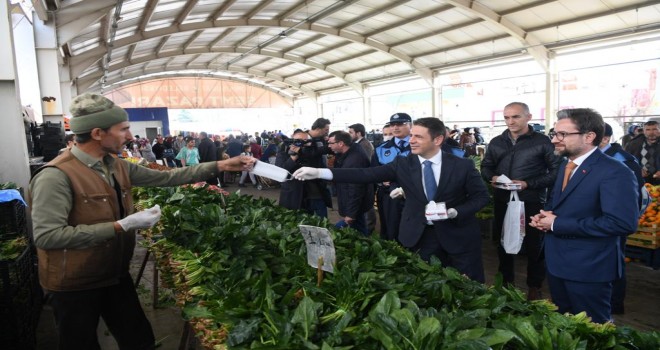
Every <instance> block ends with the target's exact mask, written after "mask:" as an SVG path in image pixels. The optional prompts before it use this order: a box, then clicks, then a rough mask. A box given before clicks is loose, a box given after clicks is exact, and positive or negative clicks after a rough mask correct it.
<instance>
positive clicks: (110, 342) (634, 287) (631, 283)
mask: <svg viewBox="0 0 660 350" xmlns="http://www.w3.org/2000/svg"><path fill="white" fill-rule="evenodd" d="M226 189H227V190H228V191H236V190H238V189H239V188H238V187H237V186H236V184H232V185H230V186H229V187H228V188H226ZM240 190H241V193H242V194H248V195H253V196H259V197H266V198H270V199H274V200H277V198H278V196H279V190H278V188H267V189H263V190H257V189H255V188H253V187H246V188H240ZM329 216H330V219H331V220H335V221H336V220H338V214H337V212H336V211H332V210H331V211H329ZM145 253H146V250H145V249H144V248H142V247H140V246H138V248H137V249H136V252H135V256H134V258H133V263H132V266H131V271H132V273H133V275H134V276H136V275H137V271H138V270H139V268H140V264H141V263H142V261H143V260H144V256H145ZM483 258H484V268H485V272H486V283H487V284H492V283H493V282H494V277H495V274H496V272H497V250H496V248H495V245H494V244H493V243H492V242H491V241H490V240H487V239H486V240H484V244H483ZM153 266H154V265H153V260H151V261H149V263H148V265H147V268H146V269H145V273H144V276H143V277H142V279H141V281H140V286H139V287H138V293H139V294H140V297H141V299H142V302H143V308H144V310H145V313H146V314H147V317H148V318H149V320H150V321H151V325H152V327H153V329H154V333H155V335H156V339H157V340H158V341H159V342H160V344H161V345H160V349H166V350H169V349H178V348H179V342H180V338H181V334H182V330H183V320H182V318H181V315H180V312H179V310H178V309H177V308H175V307H172V306H163V305H159V306H158V307H157V308H154V307H153V301H152V293H151V290H152V284H153V277H154V275H153ZM525 273H526V267H525V259H524V258H520V259H517V260H516V281H517V284H518V287H519V288H520V289H522V290H523V291H525V292H526V286H525V285H524V284H525V283H524V281H525ZM627 274H628V289H627V297H626V305H625V307H626V313H625V314H624V315H615V317H614V320H615V323H616V324H617V325H627V326H631V327H633V328H636V329H639V330H656V331H658V330H660V270H653V269H651V268H650V267H648V266H646V265H644V264H643V263H638V262H633V263H629V264H628V265H627ZM160 293H161V294H162V293H166V291H162V290H161V291H160ZM543 295H544V296H546V297H549V295H550V292H549V291H548V290H547V286H544V290H543ZM161 297H162V296H161ZM98 335H99V342H100V344H101V347H102V349H104V350H106V349H107V350H111V349H112V350H114V349H117V344H116V342H115V341H114V338H113V337H112V336H111V335H110V334H109V333H108V332H107V330H106V328H105V326H104V324H103V322H102V321H101V324H100V325H99V330H98ZM193 348H196V349H200V348H201V347H200V346H199V345H197V346H194V347H193ZM37 349H43V350H51V349H57V334H56V333H55V324H54V322H53V315H52V310H51V309H50V308H49V307H48V306H45V307H44V309H43V311H42V314H41V318H40V321H39V326H38V329H37Z"/></svg>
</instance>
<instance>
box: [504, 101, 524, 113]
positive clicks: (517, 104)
mask: <svg viewBox="0 0 660 350" xmlns="http://www.w3.org/2000/svg"><path fill="white" fill-rule="evenodd" d="M513 106H518V107H521V108H522V110H523V113H525V116H527V115H529V106H528V105H527V104H526V103H524V102H511V103H509V104H508V105H506V106H504V108H505V109H506V108H509V107H513Z"/></svg>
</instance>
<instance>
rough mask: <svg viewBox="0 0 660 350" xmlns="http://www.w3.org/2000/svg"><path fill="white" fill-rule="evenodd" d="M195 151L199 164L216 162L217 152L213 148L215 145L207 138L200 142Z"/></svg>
mask: <svg viewBox="0 0 660 350" xmlns="http://www.w3.org/2000/svg"><path fill="white" fill-rule="evenodd" d="M197 150H198V151H199V161H200V163H204V162H214V161H216V160H218V152H217V150H216V148H215V144H214V143H213V141H211V139H209V138H205V139H203V140H202V141H200V142H199V145H198V146H197Z"/></svg>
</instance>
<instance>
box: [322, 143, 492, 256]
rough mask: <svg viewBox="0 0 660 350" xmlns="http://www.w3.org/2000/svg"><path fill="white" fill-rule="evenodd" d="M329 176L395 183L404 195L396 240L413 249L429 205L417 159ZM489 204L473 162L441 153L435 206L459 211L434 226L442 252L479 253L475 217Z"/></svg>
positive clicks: (338, 179)
mask: <svg viewBox="0 0 660 350" xmlns="http://www.w3.org/2000/svg"><path fill="white" fill-rule="evenodd" d="M332 173H333V179H334V181H336V182H359V183H370V182H383V181H396V182H397V183H398V184H399V185H400V186H401V187H402V188H403V191H404V192H405V194H406V200H405V204H404V207H403V213H402V215H401V225H400V226H399V237H398V239H399V242H401V244H403V245H404V246H405V247H413V246H415V244H416V243H417V242H418V241H419V239H420V238H421V236H422V233H423V232H424V229H425V228H426V217H425V215H424V208H425V206H426V204H428V200H427V199H426V194H425V193H424V186H423V185H422V165H421V164H420V161H419V157H418V156H417V155H414V154H410V155H408V156H406V157H397V158H396V159H395V160H394V161H392V162H391V163H389V164H386V165H382V166H378V167H373V168H369V169H332ZM488 200H489V197H488V190H487V189H486V186H485V185H484V182H483V181H482V180H481V176H480V175H479V172H478V171H477V169H476V168H475V167H474V162H473V161H472V160H471V159H464V158H459V157H456V156H454V155H452V154H448V153H444V152H443V153H442V165H441V167H440V181H439V183H438V190H437V192H436V195H435V202H445V203H446V205H447V209H449V208H454V209H456V211H458V216H457V217H456V218H454V219H449V220H440V221H435V222H434V226H433V228H434V230H435V232H436V234H437V235H438V237H440V245H441V246H442V248H443V249H444V250H446V251H447V252H449V253H450V254H458V253H463V252H468V251H474V250H477V249H480V247H481V233H480V230H479V223H478V222H477V219H476V217H475V216H474V214H475V213H476V212H477V211H479V210H480V209H481V208H483V207H484V206H485V205H486V204H487V203H488Z"/></svg>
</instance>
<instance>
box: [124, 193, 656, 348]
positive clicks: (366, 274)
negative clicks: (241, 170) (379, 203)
mask: <svg viewBox="0 0 660 350" xmlns="http://www.w3.org/2000/svg"><path fill="white" fill-rule="evenodd" d="M134 196H135V197H136V200H137V202H138V203H139V205H140V206H143V207H150V206H152V205H154V204H160V205H161V207H162V210H163V216H162V219H161V225H159V226H157V227H156V228H155V229H154V232H151V234H153V235H155V236H153V237H161V236H162V238H158V239H155V238H154V239H153V240H152V241H151V242H152V243H151V244H150V247H149V248H150V249H151V250H152V251H154V252H155V256H156V257H157V259H158V261H159V269H160V270H161V272H162V276H163V282H164V284H166V285H167V286H169V287H171V288H174V289H175V291H176V294H177V296H178V299H177V303H178V305H179V306H181V307H182V308H183V314H184V316H185V317H186V318H187V319H188V320H190V321H191V323H192V324H193V325H194V329H195V330H196V332H197V334H198V336H199V338H200V339H201V341H202V342H203V345H204V346H205V347H207V348H214V347H215V348H219V347H227V348H231V349H324V350H325V349H367V350H368V349H489V348H490V349H655V348H656V346H657V344H658V343H659V342H660V333H658V332H647V333H644V332H638V331H636V330H633V329H630V328H628V327H615V326H614V325H611V324H607V325H599V324H594V323H591V322H589V320H588V318H587V317H586V316H585V315H584V314H578V315H560V314H558V313H556V312H555V311H554V309H555V307H554V305H552V304H551V303H550V302H548V301H534V302H528V301H526V300H525V296H524V295H523V294H522V292H520V291H519V290H517V289H509V288H505V287H503V285H502V282H501V280H498V281H497V282H496V284H495V285H494V286H486V285H483V284H480V283H477V282H474V281H471V280H469V279H467V278H465V277H464V276H462V275H461V274H459V273H458V272H457V271H456V270H454V269H446V268H442V267H441V266H440V263H439V262H438V261H436V260H433V261H431V262H430V263H426V262H424V261H422V260H420V259H419V258H418V256H417V255H415V254H411V253H410V252H408V251H406V250H405V249H403V248H401V247H400V246H399V245H397V244H396V243H393V242H389V241H383V240H380V239H378V238H376V237H368V238H365V237H363V236H362V235H360V234H359V233H357V232H355V231H352V230H346V229H344V230H339V231H338V230H334V229H333V228H332V225H330V224H329V222H328V221H327V220H325V219H320V218H318V217H315V216H309V215H306V214H303V213H301V212H294V211H290V210H286V209H283V208H281V207H279V206H277V205H276V204H275V203H273V202H272V201H269V200H266V199H255V198H252V197H250V196H242V195H239V194H232V195H230V196H223V195H221V194H219V193H216V192H213V191H208V190H207V189H205V188H204V187H197V188H193V187H177V188H164V189H137V190H136V191H135V192H134ZM300 224H305V225H314V226H321V227H326V228H328V229H330V230H331V232H332V234H333V240H334V244H335V248H336V254H337V261H336V266H335V272H334V273H332V274H331V273H326V274H325V276H324V279H323V281H322V282H321V283H320V284H319V285H317V271H316V269H314V268H312V267H310V266H308V265H307V258H306V249H305V244H304V240H303V238H302V235H301V234H300V233H299V230H298V225H300ZM150 237H151V236H150Z"/></svg>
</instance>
